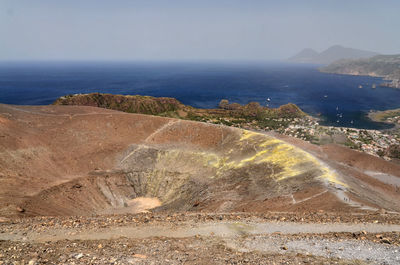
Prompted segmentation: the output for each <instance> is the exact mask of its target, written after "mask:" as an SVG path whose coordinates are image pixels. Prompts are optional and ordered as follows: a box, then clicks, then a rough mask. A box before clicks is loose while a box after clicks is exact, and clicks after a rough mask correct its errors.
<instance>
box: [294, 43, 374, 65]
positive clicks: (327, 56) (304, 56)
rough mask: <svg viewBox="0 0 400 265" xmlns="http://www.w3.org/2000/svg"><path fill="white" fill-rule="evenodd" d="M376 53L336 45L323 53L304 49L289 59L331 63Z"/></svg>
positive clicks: (301, 61) (297, 61) (299, 61)
mask: <svg viewBox="0 0 400 265" xmlns="http://www.w3.org/2000/svg"><path fill="white" fill-rule="evenodd" d="M376 55H378V53H375V52H370V51H364V50H358V49H353V48H347V47H343V46H340V45H334V46H332V47H330V48H328V49H326V50H325V51H322V52H321V53H318V52H316V51H315V50H313V49H310V48H307V49H304V50H302V51H301V52H299V53H298V54H296V55H294V56H292V57H290V58H289V59H288V61H289V62H295V63H314V64H330V63H333V62H335V61H337V60H341V59H359V58H369V57H373V56H376Z"/></svg>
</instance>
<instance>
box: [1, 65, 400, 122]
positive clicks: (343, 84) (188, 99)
mask: <svg viewBox="0 0 400 265" xmlns="http://www.w3.org/2000/svg"><path fill="white" fill-rule="evenodd" d="M317 68H318V66H317V65H302V64H287V63H278V62H274V63H249V62H241V63H222V62H221V63H218V62H212V63H188V62H185V63H184V62H175V63H174V62H168V63H167V62H162V63H156V62H151V63H150V62H142V63H127V62H120V63H117V62H107V63H106V62H79V63H78V62H30V63H22V62H19V63H15V62H13V63H0V103H7V104H19V105H46V104H51V103H52V102H53V101H54V100H56V99H57V98H58V97H60V96H63V95H67V94H75V93H92V92H101V93H112V94H124V95H128V94H129V95H149V96H157V97H161V96H165V97H174V98H177V99H178V100H180V101H181V102H182V103H184V104H187V105H191V106H194V107H198V108H215V107H217V106H218V103H219V101H220V100H221V99H228V100H229V101H231V102H238V103H241V104H246V103H249V102H251V101H258V102H259V103H260V104H262V105H266V104H269V106H270V107H278V106H280V105H282V104H286V103H289V102H292V103H295V104H297V105H298V106H299V107H300V108H301V109H303V110H304V111H305V112H307V113H309V114H311V115H314V116H317V117H321V118H322V119H323V122H322V123H323V124H325V125H333V126H348V127H356V128H368V129H380V128H385V127H386V125H383V124H381V123H375V122H372V121H370V120H368V119H367V118H366V113H367V112H368V111H369V110H386V109H392V108H400V90H396V89H392V88H386V87H379V84H380V83H382V82H383V80H382V79H381V78H373V77H363V76H345V75H334V74H325V73H320V72H319V71H318V69H317ZM373 84H376V86H377V88H375V89H374V88H373V87H372V85H373ZM360 85H361V86H362V88H360V87H359V86H360ZM267 98H270V101H269V102H267V101H266V100H267Z"/></svg>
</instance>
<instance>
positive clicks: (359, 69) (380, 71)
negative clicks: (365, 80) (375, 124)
mask: <svg viewBox="0 0 400 265" xmlns="http://www.w3.org/2000/svg"><path fill="white" fill-rule="evenodd" d="M319 70H320V71H321V72H324V73H332V74H345V75H366V76H375V77H382V78H384V79H385V80H388V82H385V83H383V84H382V85H381V86H388V87H393V88H400V55H378V56H374V57H372V58H368V59H357V60H340V61H337V62H334V63H332V64H330V65H328V66H325V67H322V68H320V69H319Z"/></svg>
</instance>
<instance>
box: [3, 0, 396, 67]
mask: <svg viewBox="0 0 400 265" xmlns="http://www.w3.org/2000/svg"><path fill="white" fill-rule="evenodd" d="M399 14H400V1H399V0H319V1H315V0H309V1H307V0H304V1H302V0H292V1H290V0H279V1H277V0H276V1H268V0H264V1H261V0H253V1H252V0H241V1H239V0H220V1H218V0H196V1H191V0H176V1H174V0H164V1H162V0H155V1H152V0H142V1H139V0H138V1H135V0H109V1H101V0H64V1H61V0H0V60H64V59H67V60H198V59H203V60H208V59H215V60H221V59H230V60H241V59H245V60H274V59H284V58H286V57H288V56H290V55H292V54H294V53H296V52H297V51H299V50H300V49H302V48H305V47H311V48H314V49H316V50H319V51H320V50H322V49H325V48H327V47H329V46H331V45H334V44H341V45H344V46H348V47H354V48H360V49H366V50H372V51H377V52H380V53H387V54H391V53H400V15H399Z"/></svg>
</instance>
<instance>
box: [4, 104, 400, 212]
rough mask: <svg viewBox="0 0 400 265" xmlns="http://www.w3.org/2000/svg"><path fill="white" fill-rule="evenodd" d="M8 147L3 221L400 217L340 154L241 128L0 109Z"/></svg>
mask: <svg viewBox="0 0 400 265" xmlns="http://www.w3.org/2000/svg"><path fill="white" fill-rule="evenodd" d="M0 139H1V141H0V148H1V149H0V214H1V215H2V216H60V215H61V216H69V215H71V216H72V215H74V216H76V215H99V214H116V213H138V212H143V211H162V212H176V211H193V212H197V211H198V212H267V211H289V212H290V211H311V210H313V211H315V210H326V211H341V212H343V211H349V212H350V211H351V212H354V211H367V210H376V209H380V208H384V209H386V210H389V211H398V210H400V206H399V204H398V203H397V202H398V201H399V200H398V199H399V194H398V192H397V191H396V187H394V186H391V185H389V184H386V183H384V182H382V181H378V180H376V179H374V178H372V177H371V176H368V175H366V174H365V173H364V172H363V167H365V165H364V166H360V167H358V168H357V166H356V167H355V170H357V172H353V171H351V170H349V169H348V168H347V167H346V166H345V165H346V163H347V162H346V161H342V160H343V156H340V157H336V158H334V155H332V150H335V148H336V147H330V148H329V147H328V149H325V150H322V149H318V148H317V149H315V148H314V147H312V148H310V147H308V146H307V144H305V143H299V142H296V141H293V140H292V141H291V143H288V140H282V139H278V138H277V137H275V136H272V135H267V134H262V133H258V132H252V131H246V130H241V129H237V128H232V127H226V126H220V125H213V124H207V123H200V122H193V121H184V120H177V119H171V118H163V117H157V116H149V115H140V114H128V113H123V112H118V111H112V110H106V109H100V108H95V107H84V106H11V105H2V104H0ZM343 152H344V153H346V152H350V153H351V152H353V151H351V150H348V149H346V151H343ZM333 153H335V152H333ZM350 156H351V155H350ZM364 159H367V158H364ZM368 159H369V157H368ZM379 163H383V164H382V165H381V166H380V168H381V169H382V172H384V173H388V174H391V175H393V176H394V177H398V176H397V175H396V173H395V172H398V171H397V169H398V168H397V167H396V165H392V164H390V163H389V162H387V163H386V162H379ZM379 163H378V164H379ZM385 168H389V169H385ZM388 170H389V171H390V172H388ZM393 172H394V173H393Z"/></svg>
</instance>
